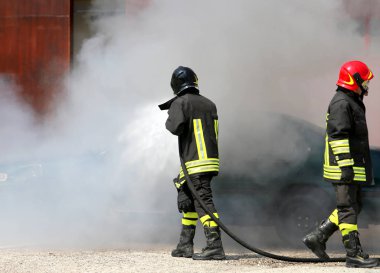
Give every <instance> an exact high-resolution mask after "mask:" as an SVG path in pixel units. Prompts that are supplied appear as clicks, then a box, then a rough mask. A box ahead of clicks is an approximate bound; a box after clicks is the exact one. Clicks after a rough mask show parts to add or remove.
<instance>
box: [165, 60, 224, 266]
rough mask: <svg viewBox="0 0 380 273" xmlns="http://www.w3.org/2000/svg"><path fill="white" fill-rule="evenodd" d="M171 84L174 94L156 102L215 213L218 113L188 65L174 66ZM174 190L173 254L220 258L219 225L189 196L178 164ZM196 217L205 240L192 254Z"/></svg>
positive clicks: (205, 198)
mask: <svg viewBox="0 0 380 273" xmlns="http://www.w3.org/2000/svg"><path fill="white" fill-rule="evenodd" d="M171 87H172V89H173V91H174V94H175V95H176V96H175V97H174V98H173V99H171V100H169V101H168V102H166V103H164V104H161V105H159V107H160V109H161V110H167V109H169V111H168V114H169V117H168V119H167V121H166V124H165V125H166V128H167V129H168V130H169V131H170V132H171V133H172V134H174V135H177V136H178V141H179V150H180V151H179V153H180V156H181V157H182V158H183V160H184V162H185V165H186V167H187V170H188V173H189V175H190V178H191V181H192V183H193V185H194V187H195V189H196V190H197V193H198V194H199V196H200V197H201V198H202V200H203V201H204V202H205V203H206V205H207V207H208V208H209V209H210V210H211V211H212V212H213V214H214V215H215V216H216V217H218V213H217V211H216V209H215V206H214V203H213V200H212V191H211V185H210V184H211V180H212V178H213V176H215V175H217V174H218V172H219V154H218V115H217V110H216V106H215V104H214V103H213V102H212V101H211V100H209V99H207V98H206V97H204V96H202V95H200V94H199V88H198V78H197V75H196V74H195V73H194V72H193V70H191V69H190V68H188V67H183V66H179V67H178V68H177V69H175V70H174V72H173V75H172V79H171ZM174 184H175V186H176V188H177V191H178V198H177V203H178V210H179V211H180V212H182V213H183V217H182V230H181V234H180V239H179V243H178V245H177V248H176V249H174V250H173V251H172V256H173V257H186V258H190V257H192V258H193V259H194V260H222V259H225V254H224V250H223V246H222V241H221V237H220V229H219V226H218V225H217V224H216V223H215V221H213V220H212V219H211V217H210V216H209V215H207V213H206V212H205V211H204V210H203V209H202V207H201V206H200V204H199V202H198V201H197V200H196V199H195V198H194V197H193V196H192V194H191V192H190V190H189V188H188V186H187V183H186V179H185V176H184V173H183V170H182V168H181V170H180V172H179V175H178V176H177V177H176V178H175V179H174ZM198 218H199V219H200V221H201V223H202V225H203V228H204V233H205V236H206V240H207V246H206V248H204V249H203V250H202V252H201V253H197V254H194V250H193V238H194V235H195V227H196V225H197V220H198Z"/></svg>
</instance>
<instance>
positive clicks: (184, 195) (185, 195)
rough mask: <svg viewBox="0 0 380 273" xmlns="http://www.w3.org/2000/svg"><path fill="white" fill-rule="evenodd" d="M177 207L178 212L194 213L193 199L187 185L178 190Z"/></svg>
mask: <svg viewBox="0 0 380 273" xmlns="http://www.w3.org/2000/svg"><path fill="white" fill-rule="evenodd" d="M177 205H178V211H179V212H189V211H194V204H193V197H192V196H191V193H190V191H189V189H188V188H187V185H183V186H182V187H181V188H180V189H179V190H178V197H177Z"/></svg>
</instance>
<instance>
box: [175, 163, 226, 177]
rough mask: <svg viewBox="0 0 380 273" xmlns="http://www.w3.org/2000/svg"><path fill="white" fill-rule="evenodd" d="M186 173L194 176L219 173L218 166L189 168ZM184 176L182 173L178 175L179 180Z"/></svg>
mask: <svg viewBox="0 0 380 273" xmlns="http://www.w3.org/2000/svg"><path fill="white" fill-rule="evenodd" d="M187 172H188V173H189V175H190V174H196V173H205V172H219V166H214V165H209V166H203V167H196V168H190V169H188V170H187ZM184 176H185V175H184V173H183V171H181V172H180V173H179V178H183V177H184Z"/></svg>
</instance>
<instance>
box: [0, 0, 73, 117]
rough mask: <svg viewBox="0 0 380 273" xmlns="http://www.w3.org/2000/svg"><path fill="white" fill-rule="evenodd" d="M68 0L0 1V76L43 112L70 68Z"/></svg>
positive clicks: (69, 12)
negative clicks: (7, 79) (15, 85)
mask: <svg viewBox="0 0 380 273" xmlns="http://www.w3.org/2000/svg"><path fill="white" fill-rule="evenodd" d="M70 35H71V0H10V1H8V0H7V1H0V74H7V75H8V76H10V77H11V78H14V79H15V80H16V82H17V83H18V84H19V85H20V86H21V87H22V90H23V91H22V94H23V97H24V98H25V100H26V101H27V102H28V103H30V104H31V105H32V106H33V107H34V109H35V110H36V111H37V112H39V113H46V112H47V111H48V108H49V103H50V102H51V100H52V99H53V98H54V95H55V94H56V92H59V89H60V88H59V84H60V80H61V75H62V74H63V73H65V72H66V71H67V70H68V69H69V67H70V52H71V50H70V48H71V37H70Z"/></svg>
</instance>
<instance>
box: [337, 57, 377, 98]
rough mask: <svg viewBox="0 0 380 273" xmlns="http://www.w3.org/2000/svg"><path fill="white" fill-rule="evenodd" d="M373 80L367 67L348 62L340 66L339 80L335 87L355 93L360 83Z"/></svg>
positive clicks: (358, 63)
mask: <svg viewBox="0 0 380 273" xmlns="http://www.w3.org/2000/svg"><path fill="white" fill-rule="evenodd" d="M372 78H373V74H372V71H371V70H370V69H369V68H368V66H367V65H366V64H365V63H363V62H360V61H350V62H347V63H345V64H343V65H342V67H341V68H340V72H339V79H338V81H337V82H336V85H338V86H341V87H344V88H346V89H349V90H352V91H355V90H356V89H358V87H360V88H361V89H362V88H363V86H362V83H363V82H364V81H369V80H371V79H372Z"/></svg>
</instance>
